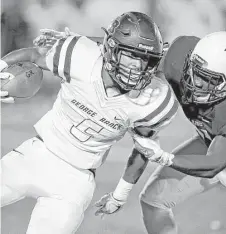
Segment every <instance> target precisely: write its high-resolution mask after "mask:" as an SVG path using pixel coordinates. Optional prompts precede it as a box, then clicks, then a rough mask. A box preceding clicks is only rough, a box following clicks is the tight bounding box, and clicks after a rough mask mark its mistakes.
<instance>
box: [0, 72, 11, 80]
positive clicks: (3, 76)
mask: <svg viewBox="0 0 226 234" xmlns="http://www.w3.org/2000/svg"><path fill="white" fill-rule="evenodd" d="M9 78H10V73H8V72H1V73H0V79H1V80H6V79H9Z"/></svg>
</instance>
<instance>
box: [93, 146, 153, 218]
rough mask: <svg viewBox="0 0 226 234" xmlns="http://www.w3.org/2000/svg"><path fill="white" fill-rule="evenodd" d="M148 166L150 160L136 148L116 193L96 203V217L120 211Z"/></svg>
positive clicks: (109, 194)
mask: <svg viewBox="0 0 226 234" xmlns="http://www.w3.org/2000/svg"><path fill="white" fill-rule="evenodd" d="M147 164H148V159H147V158H146V157H144V156H143V155H142V154H141V153H139V152H138V151H137V150H136V149H135V148H134V149H133V151H132V154H131V155H130V157H129V159H128V162H127V165H126V168H125V171H124V174H123V176H122V177H121V179H120V180H119V183H118V185H117V186H116V189H115V190H114V192H111V193H108V194H106V195H104V196H103V197H101V199H100V200H99V201H97V202H96V203H95V205H96V206H97V207H98V210H97V211H96V213H95V215H97V216H101V217H103V216H104V215H106V214H113V213H116V212H117V211H119V210H120V209H121V208H122V206H123V205H124V204H125V203H126V201H127V199H128V197H129V194H130V191H131V190H132V188H133V186H134V184H136V182H137V181H138V180H139V178H140V176H141V175H142V174H143V172H144V170H145V168H146V166H147Z"/></svg>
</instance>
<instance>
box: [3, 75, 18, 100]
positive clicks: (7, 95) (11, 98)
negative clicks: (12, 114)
mask: <svg viewBox="0 0 226 234" xmlns="http://www.w3.org/2000/svg"><path fill="white" fill-rule="evenodd" d="M13 78H14V76H13V75H12V74H10V73H8V72H0V79H1V81H2V80H5V79H13ZM0 101H1V102H3V103H14V101H15V100H14V98H13V97H9V94H8V92H7V91H3V90H0Z"/></svg>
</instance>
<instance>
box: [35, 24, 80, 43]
mask: <svg viewBox="0 0 226 234" xmlns="http://www.w3.org/2000/svg"><path fill="white" fill-rule="evenodd" d="M40 33H41V35H40V36H38V37H36V38H35V39H34V40H33V44H34V45H35V46H38V47H52V46H53V45H54V44H55V43H56V41H57V40H59V39H61V38H67V37H69V36H74V35H77V34H75V33H73V32H71V31H70V29H69V28H67V27H66V28H65V31H64V32H59V31H56V30H53V29H48V28H45V29H41V30H40Z"/></svg>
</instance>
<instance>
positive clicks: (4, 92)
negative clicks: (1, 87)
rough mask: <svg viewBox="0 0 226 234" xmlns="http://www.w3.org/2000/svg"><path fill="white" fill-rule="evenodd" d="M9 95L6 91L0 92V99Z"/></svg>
mask: <svg viewBox="0 0 226 234" xmlns="http://www.w3.org/2000/svg"><path fill="white" fill-rule="evenodd" d="M8 95H9V93H8V92H7V91H0V97H5V96H8Z"/></svg>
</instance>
